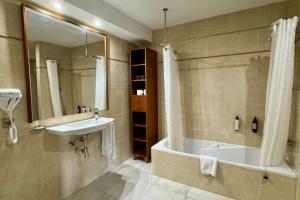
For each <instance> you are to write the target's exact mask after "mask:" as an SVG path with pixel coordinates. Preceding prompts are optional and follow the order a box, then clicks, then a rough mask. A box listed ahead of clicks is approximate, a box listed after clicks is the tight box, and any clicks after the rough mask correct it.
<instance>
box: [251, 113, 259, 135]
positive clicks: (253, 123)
mask: <svg viewBox="0 0 300 200" xmlns="http://www.w3.org/2000/svg"><path fill="white" fill-rule="evenodd" d="M257 131H258V121H257V119H256V117H254V119H253V121H252V132H253V133H257Z"/></svg>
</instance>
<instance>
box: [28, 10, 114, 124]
mask: <svg viewBox="0 0 300 200" xmlns="http://www.w3.org/2000/svg"><path fill="white" fill-rule="evenodd" d="M23 11H24V12H23V21H24V24H25V25H24V30H26V32H25V33H26V34H25V35H26V36H27V37H26V41H25V47H26V48H27V49H26V50H27V52H25V54H26V55H25V57H26V56H27V57H28V61H27V71H26V72H28V73H27V74H28V77H27V82H28V84H29V87H28V86H27V92H28V91H29V93H30V95H27V98H29V99H28V101H29V104H28V112H30V114H31V116H30V115H29V121H30V122H32V121H35V120H41V119H47V118H53V117H60V116H64V115H70V114H75V113H81V112H90V111H91V110H92V109H94V108H98V109H99V110H106V109H107V103H108V102H107V70H106V49H105V48H106V36H105V35H103V34H100V33H97V32H93V31H91V30H88V29H86V28H82V27H81V26H77V25H74V24H73V23H69V22H68V21H66V20H63V18H61V19H59V18H57V17H55V16H56V15H54V16H52V15H47V14H45V13H43V12H40V11H39V10H38V9H32V8H28V7H25V8H23Z"/></svg>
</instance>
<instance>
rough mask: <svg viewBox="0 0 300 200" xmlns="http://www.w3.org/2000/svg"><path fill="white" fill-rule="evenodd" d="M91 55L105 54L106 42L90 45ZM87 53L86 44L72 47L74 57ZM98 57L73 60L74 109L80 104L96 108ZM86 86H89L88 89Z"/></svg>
mask: <svg viewBox="0 0 300 200" xmlns="http://www.w3.org/2000/svg"><path fill="white" fill-rule="evenodd" d="M88 51H89V52H88V54H89V55H98V56H104V42H98V43H94V44H90V45H88ZM83 55H85V46H79V47H75V48H72V58H77V57H80V56H83ZM96 61H97V60H96V59H95V58H83V59H73V60H72V77H73V102H74V109H73V111H75V108H76V107H77V106H78V105H79V106H81V107H82V106H86V107H88V108H94V105H95V100H94V99H95V86H96V84H95V83H96ZM86 88H89V89H88V90H87V89H86Z"/></svg>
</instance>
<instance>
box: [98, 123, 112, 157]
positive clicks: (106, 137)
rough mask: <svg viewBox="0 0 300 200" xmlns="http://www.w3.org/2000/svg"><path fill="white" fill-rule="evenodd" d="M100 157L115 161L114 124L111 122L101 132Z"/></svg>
mask: <svg viewBox="0 0 300 200" xmlns="http://www.w3.org/2000/svg"><path fill="white" fill-rule="evenodd" d="M101 149H102V155H104V156H107V157H108V158H109V159H112V160H115V159H116V143H115V124H114V122H112V123H111V124H110V125H109V126H107V127H106V128H105V129H103V130H102V148H101Z"/></svg>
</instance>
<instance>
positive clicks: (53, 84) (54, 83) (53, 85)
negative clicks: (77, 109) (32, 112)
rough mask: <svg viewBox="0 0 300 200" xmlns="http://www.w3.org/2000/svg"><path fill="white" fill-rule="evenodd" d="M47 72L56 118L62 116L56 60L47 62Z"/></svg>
mask: <svg viewBox="0 0 300 200" xmlns="http://www.w3.org/2000/svg"><path fill="white" fill-rule="evenodd" d="M47 72H48V80H49V88H50V96H51V102H52V109H53V113H54V117H60V116H62V109H61V102H60V94H59V82H58V73H57V62H56V60H47Z"/></svg>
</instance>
